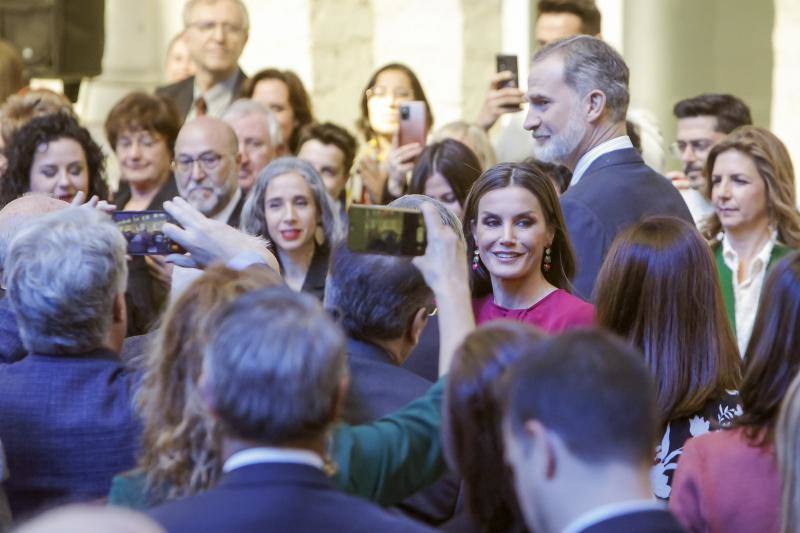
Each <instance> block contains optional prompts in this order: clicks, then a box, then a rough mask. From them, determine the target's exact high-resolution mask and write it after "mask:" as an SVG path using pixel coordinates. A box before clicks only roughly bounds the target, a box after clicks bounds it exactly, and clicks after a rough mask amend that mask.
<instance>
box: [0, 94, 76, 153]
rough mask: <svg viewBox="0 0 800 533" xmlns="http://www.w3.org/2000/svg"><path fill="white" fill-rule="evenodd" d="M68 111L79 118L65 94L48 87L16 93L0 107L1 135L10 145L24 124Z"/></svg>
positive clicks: (70, 114)
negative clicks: (37, 118) (12, 138)
mask: <svg viewBox="0 0 800 533" xmlns="http://www.w3.org/2000/svg"><path fill="white" fill-rule="evenodd" d="M58 112H63V113H66V114H67V115H69V116H71V117H72V118H75V119H77V116H76V115H75V113H74V111H73V109H72V104H71V103H70V101H69V100H68V99H67V97H66V96H64V95H63V94H58V93H55V92H53V91H50V90H48V89H34V90H31V91H28V92H26V93H25V94H14V95H12V96H10V97H9V98H8V100H6V102H5V103H4V104H3V106H2V107H0V135H2V140H3V144H5V145H6V146H8V143H9V142H10V141H11V137H13V136H14V133H15V132H16V131H17V130H18V129H20V128H21V127H22V126H24V125H25V124H27V123H28V122H30V121H31V120H33V119H34V118H36V117H41V116H44V115H52V114H55V113H58Z"/></svg>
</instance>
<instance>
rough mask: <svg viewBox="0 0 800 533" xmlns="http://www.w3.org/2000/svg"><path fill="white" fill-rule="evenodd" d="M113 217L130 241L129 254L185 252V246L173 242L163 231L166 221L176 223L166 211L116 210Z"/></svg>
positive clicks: (126, 238)
mask: <svg viewBox="0 0 800 533" xmlns="http://www.w3.org/2000/svg"><path fill="white" fill-rule="evenodd" d="M111 217H112V219H113V220H114V222H115V223H116V225H117V227H118V228H119V230H120V231H121V232H122V235H123V236H124V237H125V240H126V241H128V255H168V254H179V253H183V252H184V250H183V248H181V247H180V246H179V245H178V244H176V243H174V242H172V241H171V240H170V239H169V238H168V237H167V236H166V235H164V232H163V231H162V226H163V225H164V224H165V223H166V222H170V223H173V224H174V223H175V220H174V219H173V218H172V217H171V216H169V214H167V213H166V212H165V211H115V212H114V213H112V214H111Z"/></svg>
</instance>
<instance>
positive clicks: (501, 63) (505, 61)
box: [497, 54, 519, 88]
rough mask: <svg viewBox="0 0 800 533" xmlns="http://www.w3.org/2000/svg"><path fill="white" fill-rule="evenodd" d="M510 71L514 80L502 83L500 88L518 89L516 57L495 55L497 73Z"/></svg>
mask: <svg viewBox="0 0 800 533" xmlns="http://www.w3.org/2000/svg"><path fill="white" fill-rule="evenodd" d="M506 70H508V71H510V72H511V73H512V74H513V75H514V78H513V79H511V80H509V81H506V82H504V83H503V85H502V86H501V88H505V87H519V67H518V65H517V56H515V55H505V54H497V72H504V71H506Z"/></svg>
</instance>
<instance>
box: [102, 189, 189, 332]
mask: <svg viewBox="0 0 800 533" xmlns="http://www.w3.org/2000/svg"><path fill="white" fill-rule="evenodd" d="M176 196H180V194H179V193H178V184H177V183H176V182H175V176H174V175H173V174H170V176H169V178H168V179H167V181H166V183H164V185H162V186H161V189H159V191H158V193H157V194H156V195H155V196H154V197H153V199H152V200H151V201H150V203H149V204H148V206H147V210H148V211H161V210H163V209H164V202H166V201H167V200H172V199H173V198H175V197H176ZM130 199H131V189H130V186H128V184H127V183H125V182H122V184H121V185H120V189H119V191H118V192H117V194H116V196H115V197H114V204H115V205H116V206H117V209H119V210H122V209H124V207H125V204H127V203H128V202H129V201H130ZM168 295H169V287H165V286H164V285H162V284H160V283H159V282H158V281H156V280H155V279H153V277H152V276H151V275H150V270H149V269H148V268H147V263H145V261H144V257H142V256H133V257H132V258H131V260H130V261H129V262H128V290H127V291H125V304H126V306H127V312H128V330H127V333H126V336H128V337H130V336H132V335H143V334H144V333H147V332H148V331H149V330H150V328H151V327H152V325H153V324H154V323H155V321H156V320H157V319H158V317H159V316H160V315H161V312H162V311H163V309H164V306H165V305H166V302H167V296H168Z"/></svg>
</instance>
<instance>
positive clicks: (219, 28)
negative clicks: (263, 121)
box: [156, 0, 250, 120]
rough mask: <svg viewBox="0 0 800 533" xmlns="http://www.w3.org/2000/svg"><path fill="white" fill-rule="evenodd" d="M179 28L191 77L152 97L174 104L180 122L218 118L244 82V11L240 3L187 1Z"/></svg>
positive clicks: (232, 0) (246, 21)
mask: <svg viewBox="0 0 800 533" xmlns="http://www.w3.org/2000/svg"><path fill="white" fill-rule="evenodd" d="M183 24H184V27H185V35H186V42H187V44H188V47H189V55H190V56H191V58H192V61H193V62H194V64H195V75H194V76H191V77H189V78H186V79H185V80H182V81H179V82H176V83H173V84H171V85H167V86H164V87H160V88H159V89H157V90H156V93H157V94H159V95H162V96H166V97H168V98H171V99H172V100H173V101H174V102H175V105H176V106H177V108H178V111H179V112H180V114H181V118H182V120H190V119H192V118H194V117H197V116H202V115H211V116H215V117H219V116H222V113H223V112H224V111H225V109H227V107H228V106H229V105H230V104H231V103H232V102H233V101H234V100H236V98H238V97H239V96H240V95H241V94H242V86H243V84H244V82H245V80H246V79H247V76H245V74H244V72H242V70H241V69H240V68H239V66H238V61H239V56H241V55H242V50H244V46H245V44H247V37H248V31H249V26H250V22H249V17H248V14H247V8H246V7H245V5H244V3H243V2H242V1H241V0H190V1H188V2H187V3H186V5H185V7H184V10H183Z"/></svg>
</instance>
